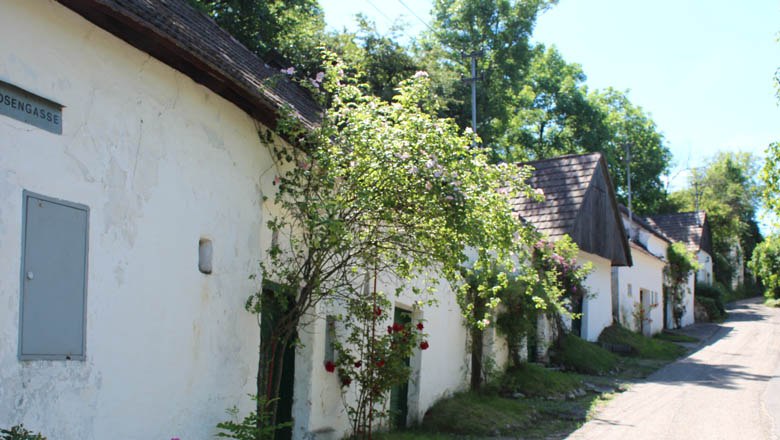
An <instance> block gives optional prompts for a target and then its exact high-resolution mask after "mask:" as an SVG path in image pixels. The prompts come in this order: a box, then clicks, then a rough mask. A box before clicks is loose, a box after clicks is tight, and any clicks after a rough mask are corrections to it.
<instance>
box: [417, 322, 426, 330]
mask: <svg viewBox="0 0 780 440" xmlns="http://www.w3.org/2000/svg"><path fill="white" fill-rule="evenodd" d="M424 328H425V326H424V325H423V323H422V322H418V323H417V330H420V331H422V329H424Z"/></svg>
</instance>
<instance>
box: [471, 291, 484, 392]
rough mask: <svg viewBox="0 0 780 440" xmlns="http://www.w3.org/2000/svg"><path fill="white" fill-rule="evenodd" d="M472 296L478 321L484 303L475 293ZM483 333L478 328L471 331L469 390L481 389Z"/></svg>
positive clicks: (474, 316)
mask: <svg viewBox="0 0 780 440" xmlns="http://www.w3.org/2000/svg"><path fill="white" fill-rule="evenodd" d="M473 295H474V311H473V312H472V313H473V318H474V321H475V322H476V321H479V320H481V319H482V317H483V316H484V315H485V301H484V299H482V298H480V296H479V294H477V293H476V292H474V293H473ZM483 333H484V332H483V331H482V330H480V329H479V328H478V327H473V328H472V329H471V390H472V391H479V390H480V389H481V388H482V356H483V351H484V343H483V339H482V336H483Z"/></svg>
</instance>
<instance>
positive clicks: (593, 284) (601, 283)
mask: <svg viewBox="0 0 780 440" xmlns="http://www.w3.org/2000/svg"><path fill="white" fill-rule="evenodd" d="M585 261H589V262H591V264H592V271H591V273H590V274H589V275H588V277H587V278H586V279H585V282H584V285H585V288H586V289H587V290H588V296H587V297H586V298H585V300H584V301H583V304H582V332H581V336H582V338H583V339H585V340H588V341H596V340H597V339H598V337H599V335H600V334H601V331H602V330H604V329H605V328H606V327H609V326H610V325H611V324H612V264H611V263H610V261H609V260H607V259H606V258H602V257H600V256H598V255H595V254H590V253H587V252H584V251H579V252H578V254H577V262H579V263H580V264H582V263H584V262H585Z"/></svg>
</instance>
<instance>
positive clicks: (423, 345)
mask: <svg viewBox="0 0 780 440" xmlns="http://www.w3.org/2000/svg"><path fill="white" fill-rule="evenodd" d="M428 347H430V345H428V341H422V342H420V349H421V350H427V349H428Z"/></svg>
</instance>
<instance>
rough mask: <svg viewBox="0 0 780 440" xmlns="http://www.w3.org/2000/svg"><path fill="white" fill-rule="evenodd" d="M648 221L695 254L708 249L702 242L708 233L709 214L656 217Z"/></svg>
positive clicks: (698, 213) (683, 213) (701, 212)
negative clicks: (706, 224) (706, 229)
mask: <svg viewBox="0 0 780 440" xmlns="http://www.w3.org/2000/svg"><path fill="white" fill-rule="evenodd" d="M647 221H648V223H650V224H651V225H653V226H655V227H656V228H658V229H660V230H661V231H663V233H664V234H665V235H667V236H669V237H670V238H672V239H673V240H675V241H679V242H682V243H685V245H686V246H687V248H688V250H690V251H694V252H695V251H698V250H699V249H700V248H703V247H706V246H703V245H704V243H703V240H702V238H703V236H704V234H705V233H706V232H705V222H706V221H707V214H706V213H705V212H704V211H697V212H679V213H675V214H663V215H654V216H652V217H649V218H648V219H647ZM704 250H707V249H704Z"/></svg>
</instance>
